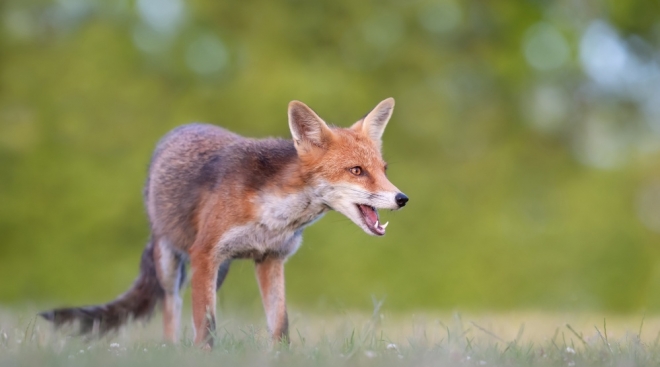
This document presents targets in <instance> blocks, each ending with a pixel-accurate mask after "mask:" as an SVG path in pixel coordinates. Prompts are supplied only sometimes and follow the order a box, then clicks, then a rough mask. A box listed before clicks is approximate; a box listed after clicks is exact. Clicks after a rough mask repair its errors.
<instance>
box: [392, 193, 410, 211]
mask: <svg viewBox="0 0 660 367" xmlns="http://www.w3.org/2000/svg"><path fill="white" fill-rule="evenodd" d="M394 200H396V204H397V205H398V206H399V208H403V207H404V206H406V203H407V202H408V197H407V196H406V195H405V194H404V193H402V192H400V193H398V194H396V196H395V197H394Z"/></svg>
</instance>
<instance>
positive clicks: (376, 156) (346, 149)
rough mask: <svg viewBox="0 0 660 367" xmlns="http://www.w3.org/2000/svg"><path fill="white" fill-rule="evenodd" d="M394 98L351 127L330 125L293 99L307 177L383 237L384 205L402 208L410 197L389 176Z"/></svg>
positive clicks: (330, 201) (337, 206) (335, 205)
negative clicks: (384, 149) (387, 147)
mask: <svg viewBox="0 0 660 367" xmlns="http://www.w3.org/2000/svg"><path fill="white" fill-rule="evenodd" d="M393 109H394V99H392V98H388V99H386V100H384V101H382V102H380V103H379V104H378V105H377V106H376V108H374V109H373V110H372V111H371V112H369V113H368V114H367V115H366V116H365V117H364V118H363V119H361V120H359V121H358V122H356V123H355V124H353V126H351V127H350V128H337V127H329V126H328V125H327V124H326V123H325V122H324V121H323V120H322V119H321V118H320V117H319V116H318V115H317V114H316V113H314V111H312V109H310V108H309V107H307V105H305V104H304V103H302V102H298V101H293V102H291V103H289V128H290V129H291V135H293V142H294V145H295V147H296V151H297V152H298V156H299V158H300V160H301V162H302V169H303V173H304V175H305V177H303V178H304V180H305V181H306V182H307V183H311V184H312V185H314V186H315V187H316V188H318V190H316V191H317V192H318V193H319V195H321V199H322V200H323V202H324V203H325V204H326V205H327V206H329V207H330V208H332V209H334V210H336V211H338V212H340V213H342V214H344V215H345V216H347V217H348V218H349V219H350V220H352V221H353V222H354V223H355V224H357V225H358V226H360V227H361V228H362V229H363V230H364V231H365V232H367V233H368V234H371V235H376V236H382V235H384V234H385V227H387V224H388V223H385V224H381V223H380V220H379V218H378V209H392V210H396V209H400V208H402V207H403V206H404V205H406V203H407V202H408V197H407V196H406V195H404V194H403V193H402V192H401V191H400V190H399V189H397V188H396V186H394V185H393V184H392V183H391V182H390V180H388V179H387V175H386V171H387V163H385V161H384V160H383V158H382V155H381V145H382V142H381V137H382V136H383V132H384V131H385V126H387V122H388V121H389V119H390V116H392V110H393Z"/></svg>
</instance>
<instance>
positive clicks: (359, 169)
mask: <svg viewBox="0 0 660 367" xmlns="http://www.w3.org/2000/svg"><path fill="white" fill-rule="evenodd" d="M348 170H349V171H350V172H351V173H352V174H354V175H355V176H361V175H362V167H360V166H355V167H352V168H349V169H348Z"/></svg>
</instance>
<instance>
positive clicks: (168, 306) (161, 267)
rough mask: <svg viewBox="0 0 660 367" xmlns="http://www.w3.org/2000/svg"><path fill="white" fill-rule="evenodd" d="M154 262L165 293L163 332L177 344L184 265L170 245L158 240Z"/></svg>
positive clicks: (169, 339)
mask: <svg viewBox="0 0 660 367" xmlns="http://www.w3.org/2000/svg"><path fill="white" fill-rule="evenodd" d="M154 262H155V264H156V274H157V276H158V281H159V282H160V285H161V286H162V287H163V290H164V291H165V298H164V299H163V331H164V334H165V339H166V340H167V341H169V342H171V343H177V341H178V337H179V336H178V334H179V323H180V319H181V294H180V290H181V287H182V286H183V284H184V283H185V268H184V266H185V264H184V261H183V259H182V257H181V255H179V254H178V253H176V252H175V251H174V250H172V247H171V245H170V244H169V243H168V242H167V241H166V240H165V239H160V240H159V241H158V242H157V246H156V248H155V249H154Z"/></svg>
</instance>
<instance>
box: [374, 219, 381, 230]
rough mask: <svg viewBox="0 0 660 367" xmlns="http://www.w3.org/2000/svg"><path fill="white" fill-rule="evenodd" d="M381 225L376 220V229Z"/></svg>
mask: <svg viewBox="0 0 660 367" xmlns="http://www.w3.org/2000/svg"><path fill="white" fill-rule="evenodd" d="M379 225H380V224H379V223H378V220H376V224H374V227H376V228H378V226H379Z"/></svg>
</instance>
